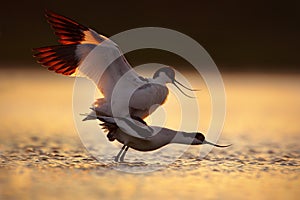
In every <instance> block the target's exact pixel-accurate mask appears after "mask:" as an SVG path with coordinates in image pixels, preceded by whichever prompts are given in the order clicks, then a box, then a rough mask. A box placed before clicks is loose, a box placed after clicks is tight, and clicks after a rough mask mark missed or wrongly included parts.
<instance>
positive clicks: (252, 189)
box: [0, 70, 300, 199]
mask: <svg viewBox="0 0 300 200" xmlns="http://www.w3.org/2000/svg"><path fill="white" fill-rule="evenodd" d="M0 78H1V82H0V91H1V98H0V102H1V104H0V108H1V115H0V116H1V127H0V133H1V135H0V199H55V198H60V199H83V198H84V199H87V198H89V199H153V198H159V199H162V198H163V199H169V198H172V199H183V198H188V199H254V198H256V199H298V197H299V195H300V190H299V186H300V147H299V144H298V143H299V139H300V134H299V133H300V126H299V123H298V121H299V117H300V76H299V75H278V74H277V75H276V74H273V75H262V74H244V75H243V74H224V82H225V87H226V94H227V117H226V121H225V126H224V131H223V133H222V135H221V138H220V140H219V143H233V144H234V145H233V146H232V147H229V148H227V149H217V148H214V149H213V151H212V152H210V153H209V154H208V156H206V157H205V158H204V159H202V160H200V159H198V158H197V157H198V156H199V148H198V147H192V148H189V150H188V151H186V152H185V153H184V154H183V155H182V156H181V157H180V158H179V159H177V160H176V161H175V162H174V163H172V164H169V165H167V167H166V168H162V169H160V170H158V171H155V172H151V173H145V174H130V173H124V172H120V171H116V170H114V168H115V167H116V166H117V167H118V168H137V167H138V168H143V167H144V168H145V167H149V164H147V163H140V164H138V163H132V162H128V163H114V162H113V161H111V162H110V159H111V158H107V159H108V160H106V162H98V161H97V160H96V159H95V158H94V157H93V156H92V155H90V154H89V153H88V152H87V151H86V150H85V148H84V147H83V145H82V144H81V141H80V139H79V137H78V134H77V133H76V130H75V128H74V122H73V114H72V106H71V102H72V89H73V88H72V87H73V81H74V79H68V78H65V77H61V76H58V75H55V74H51V73H49V72H47V71H46V70H35V71H32V70H1V75H0ZM200 87H201V86H200ZM198 95H201V97H202V98H203V97H204V96H207V93H206V92H205V91H203V92H202V93H201V94H198ZM203 102H207V100H206V99H204V100H203ZM166 106H169V105H166ZM200 106H201V105H200ZM203 107H205V103H204V105H203ZM203 113H204V114H203V115H205V114H206V113H209V110H205V109H203ZM207 122H208V120H207V119H203V122H202V121H201V122H200V126H201V131H203V132H204V133H205V130H207V125H206V124H207ZM168 126H170V128H176V124H174V125H173V126H174V127H172V123H170V124H168ZM129 153H130V152H129ZM127 156H129V159H130V154H129V155H127ZM163 156H165V155H163ZM160 159H164V157H162V158H160ZM157 165H160V163H159V162H158V163H157Z"/></svg>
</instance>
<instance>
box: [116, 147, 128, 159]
mask: <svg viewBox="0 0 300 200" xmlns="http://www.w3.org/2000/svg"><path fill="white" fill-rule="evenodd" d="M125 147H126V145H123V147H122V148H121V150H120V151H119V153H118V155H117V156H116V157H115V162H119V157H120V155H121V154H122V152H123V150H124V149H125Z"/></svg>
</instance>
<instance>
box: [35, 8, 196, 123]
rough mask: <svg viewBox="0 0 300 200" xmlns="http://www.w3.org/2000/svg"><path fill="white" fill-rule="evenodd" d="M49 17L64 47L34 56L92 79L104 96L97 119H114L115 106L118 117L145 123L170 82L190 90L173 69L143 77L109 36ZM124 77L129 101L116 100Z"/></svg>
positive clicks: (59, 69)
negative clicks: (179, 80)
mask: <svg viewBox="0 0 300 200" xmlns="http://www.w3.org/2000/svg"><path fill="white" fill-rule="evenodd" d="M46 18H47V20H48V22H49V23H50V25H51V27H52V28H53V29H54V32H55V34H56V35H57V36H58V38H59V40H58V41H59V43H60V45H55V46H47V47H40V48H35V49H34V51H35V53H34V57H35V58H36V59H37V61H38V62H39V63H41V64H42V65H43V66H45V67H47V68H48V69H49V70H50V71H54V72H56V73H59V74H63V75H67V76H85V77H87V78H89V79H91V80H92V81H93V82H94V83H95V85H96V86H97V88H98V89H99V91H100V92H101V93H102V94H103V96H104V98H102V99H98V100H96V102H95V103H94V104H93V106H94V111H95V113H94V115H96V116H98V115H100V116H103V115H104V116H113V113H112V107H113V108H115V110H116V111H117V113H114V116H115V115H118V116H124V115H128V114H129V115H130V116H129V117H132V118H133V119H136V120H139V121H141V122H143V123H145V122H144V121H143V119H144V118H145V117H147V116H148V115H149V114H151V113H150V112H151V111H152V112H153V111H154V110H155V109H156V108H154V107H153V105H156V106H159V105H162V104H163V103H164V102H165V100H166V98H167V96H168V94H169V90H168V88H167V87H166V84H167V83H173V84H174V85H175V86H176V87H177V88H178V89H179V90H180V91H181V92H183V91H182V90H181V89H180V88H179V87H178V85H177V84H179V85H181V86H183V87H184V88H186V89H189V88H187V87H185V86H184V85H182V84H181V83H179V82H178V81H176V79H175V71H174V70H173V69H172V68H171V67H164V68H161V69H159V70H157V71H156V72H155V74H154V76H153V78H148V79H147V78H143V77H141V76H139V75H138V74H137V73H136V72H135V71H134V70H133V68H132V67H131V66H130V64H129V63H128V62H127V60H126V58H125V56H124V55H123V54H122V52H121V50H120V48H119V47H118V45H117V44H115V43H114V42H113V41H111V40H110V39H108V38H107V37H105V36H103V35H100V34H98V33H97V32H96V31H94V30H92V29H90V28H88V27H86V26H83V25H81V24H79V23H77V22H75V21H74V20H72V19H70V18H67V17H64V16H62V15H59V14H56V13H54V12H51V11H46ZM111 61H112V62H111ZM106 67H107V68H106ZM124 76H126V78H125V79H124V81H123V82H122V84H120V85H121V88H120V89H119V91H121V92H122V93H124V94H128V93H132V91H133V90H134V92H133V93H132V94H131V95H130V97H129V98H130V100H129V102H127V100H126V99H125V100H124V98H115V99H114V100H112V99H111V98H112V93H113V91H114V89H115V85H116V83H117V82H118V81H119V80H120V79H121V78H122V77H124ZM189 90H191V89H189ZM192 91H194V90H192ZM183 93H184V92H183ZM184 94H185V93H184ZM185 95H186V96H189V95H187V94H185ZM119 96H122V94H119ZM125 96H126V95H125ZM189 97H190V96H189ZM150 108H151V111H150ZM127 111H129V113H128V114H127ZM86 119H89V118H86Z"/></svg>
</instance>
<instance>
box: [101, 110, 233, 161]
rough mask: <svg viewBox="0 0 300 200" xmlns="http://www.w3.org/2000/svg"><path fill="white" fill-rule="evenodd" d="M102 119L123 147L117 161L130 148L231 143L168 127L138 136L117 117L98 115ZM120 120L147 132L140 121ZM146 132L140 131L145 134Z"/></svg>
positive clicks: (141, 148)
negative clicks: (173, 144) (116, 118)
mask: <svg viewBox="0 0 300 200" xmlns="http://www.w3.org/2000/svg"><path fill="white" fill-rule="evenodd" d="M98 119H99V120H100V121H102V122H103V123H102V124H100V125H101V126H102V128H103V129H104V130H105V131H107V132H108V133H107V138H108V139H109V141H114V140H117V141H118V142H120V143H121V144H123V147H122V148H121V150H120V151H119V153H118V154H117V156H116V157H115V161H116V162H119V161H121V162H123V161H124V158H125V154H126V152H127V151H128V149H129V148H132V149H135V150H137V151H153V150H156V149H159V148H161V147H163V146H165V145H168V144H171V143H177V144H185V145H201V144H209V145H213V146H215V147H229V146H231V144H230V145H218V144H214V143H211V142H209V141H207V140H205V136H204V135H203V134H202V133H187V132H183V131H174V130H171V129H168V128H162V127H156V126H151V129H152V130H155V132H156V133H155V134H153V132H151V133H150V132H148V133H146V134H152V135H151V136H147V137H138V136H137V135H136V134H132V133H130V132H125V131H123V130H124V129H121V128H120V127H119V126H118V125H117V123H116V122H115V119H114V118H112V117H105V116H103V117H98ZM119 120H124V121H125V122H126V123H127V125H128V126H131V127H134V128H133V129H134V130H135V131H137V132H139V131H141V132H145V130H146V129H142V128H140V127H139V126H138V125H137V124H138V123H140V122H138V121H135V120H133V121H131V120H128V119H126V118H119ZM143 134H145V133H140V135H143Z"/></svg>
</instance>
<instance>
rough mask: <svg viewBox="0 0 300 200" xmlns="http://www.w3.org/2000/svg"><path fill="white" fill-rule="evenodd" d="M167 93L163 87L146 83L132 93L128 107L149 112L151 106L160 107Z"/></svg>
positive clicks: (166, 89)
mask: <svg viewBox="0 0 300 200" xmlns="http://www.w3.org/2000/svg"><path fill="white" fill-rule="evenodd" d="M168 93H169V90H168V88H167V87H166V86H164V85H161V84H155V83H147V84H145V85H143V86H142V87H140V88H138V89H137V90H136V91H135V92H134V93H133V95H132V96H131V98H130V102H129V106H130V108H132V109H137V110H148V111H149V110H150V108H151V107H152V106H153V105H157V104H158V105H162V104H163V103H164V102H165V100H166V98H167V96H168Z"/></svg>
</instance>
